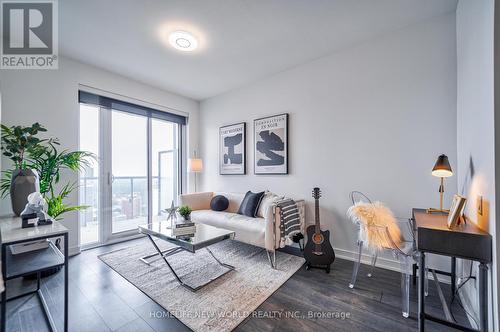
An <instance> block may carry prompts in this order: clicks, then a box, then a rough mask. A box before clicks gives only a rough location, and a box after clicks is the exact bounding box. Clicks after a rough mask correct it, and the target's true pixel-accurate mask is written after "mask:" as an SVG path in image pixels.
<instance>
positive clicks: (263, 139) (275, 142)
mask: <svg viewBox="0 0 500 332" xmlns="http://www.w3.org/2000/svg"><path fill="white" fill-rule="evenodd" d="M253 125H254V140H255V146H254V173H255V174H288V114H280V115H275V116H270V117H267V118H262V119H257V120H254V122H253Z"/></svg>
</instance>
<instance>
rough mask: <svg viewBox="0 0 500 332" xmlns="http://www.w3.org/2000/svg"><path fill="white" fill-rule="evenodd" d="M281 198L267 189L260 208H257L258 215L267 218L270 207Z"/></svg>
mask: <svg viewBox="0 0 500 332" xmlns="http://www.w3.org/2000/svg"><path fill="white" fill-rule="evenodd" d="M280 198H281V197H279V196H278V195H276V194H273V193H272V192H270V191H266V193H265V194H264V197H262V201H260V204H259V209H258V210H257V217H260V218H265V217H266V215H267V209H269V207H270V206H271V205H272V204H273V203H275V202H276V201H277V200H279V199H280Z"/></svg>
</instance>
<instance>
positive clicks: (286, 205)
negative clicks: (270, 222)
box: [276, 198, 300, 248]
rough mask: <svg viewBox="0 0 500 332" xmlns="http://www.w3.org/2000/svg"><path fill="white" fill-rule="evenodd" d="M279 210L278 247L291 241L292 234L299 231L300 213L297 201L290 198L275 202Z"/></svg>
mask: <svg viewBox="0 0 500 332" xmlns="http://www.w3.org/2000/svg"><path fill="white" fill-rule="evenodd" d="M276 207H278V208H279V211H280V236H281V237H280V247H281V248H283V247H284V246H285V245H286V244H291V243H292V236H293V235H295V234H297V233H300V214H299V208H298V206H297V203H296V202H295V201H294V200H293V199H290V198H284V199H282V200H279V201H277V202H276Z"/></svg>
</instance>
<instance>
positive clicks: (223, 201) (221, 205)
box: [210, 195, 229, 211]
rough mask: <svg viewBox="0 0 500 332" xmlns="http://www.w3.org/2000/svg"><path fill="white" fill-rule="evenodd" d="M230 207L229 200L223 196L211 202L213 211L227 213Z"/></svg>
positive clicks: (215, 197)
mask: <svg viewBox="0 0 500 332" xmlns="http://www.w3.org/2000/svg"><path fill="white" fill-rule="evenodd" d="M228 207H229V200H228V199H227V198H226V197H225V196H222V195H217V196H214V197H213V198H212V200H211V201H210V208H211V209H212V211H226V210H227V208H228Z"/></svg>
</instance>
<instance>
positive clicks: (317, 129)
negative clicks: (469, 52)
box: [200, 13, 457, 268]
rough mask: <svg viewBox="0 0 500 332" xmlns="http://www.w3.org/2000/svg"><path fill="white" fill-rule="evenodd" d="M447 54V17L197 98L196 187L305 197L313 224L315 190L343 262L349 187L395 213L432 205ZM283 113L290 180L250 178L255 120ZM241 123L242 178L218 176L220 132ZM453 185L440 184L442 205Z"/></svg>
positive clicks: (451, 76) (446, 141)
mask: <svg viewBox="0 0 500 332" xmlns="http://www.w3.org/2000/svg"><path fill="white" fill-rule="evenodd" d="M455 56H456V44H455V15H454V13H452V14H448V15H445V16H440V17H436V18H433V19H431V20H428V21H426V22H423V23H421V24H418V25H413V26H410V27H407V28H405V29H402V30H399V31H395V32H392V33H390V34H387V35H384V36H380V37H379V38H377V39H374V40H372V41H370V42H367V43H364V44H361V45H358V46H356V47H354V48H350V49H346V50H344V51H342V52H338V53H335V54H332V55H330V56H327V57H324V58H321V59H318V60H316V61H313V62H310V63H307V64H304V65H301V66H298V67H296V68H293V69H291V70H287V71H285V72H282V73H280V74H277V75H275V76H273V77H270V78H267V79H264V80H261V81H259V82H256V83H254V84H251V85H249V86H247V87H244V88H241V89H238V90H235V91H232V92H229V93H226V94H223V95H220V96H216V97H214V98H211V99H208V100H206V101H203V102H202V103H201V105H200V122H201V123H203V126H201V127H200V151H201V156H202V158H204V162H205V165H206V166H205V167H206V168H205V171H204V173H203V176H202V188H203V189H205V190H229V191H240V192H244V191H246V190H253V191H257V190H264V189H269V190H271V191H274V192H277V193H282V194H287V195H290V196H292V197H295V198H305V199H307V200H308V205H309V208H308V216H309V217H308V220H309V222H311V221H312V220H314V219H313V214H312V208H311V203H312V199H311V190H312V188H313V187H314V186H319V187H321V189H322V191H323V198H322V200H321V202H320V205H321V221H322V225H323V228H328V229H330V230H331V232H332V234H333V239H332V240H333V241H332V243H333V245H334V247H335V248H336V253H337V255H338V256H344V257H346V256H347V257H351V253H352V252H353V251H354V250H355V238H356V232H355V227H354V226H353V225H352V224H351V223H350V221H348V220H347V219H346V217H345V213H346V210H347V208H348V207H349V205H350V201H349V192H350V191H352V190H361V191H363V192H365V193H366V194H367V195H368V196H370V197H371V198H373V199H374V200H380V201H382V202H385V203H386V204H387V205H388V206H389V207H390V208H391V209H392V210H393V211H394V212H395V214H396V215H398V216H402V217H409V216H410V212H411V209H412V208H413V207H422V208H426V207H431V206H432V207H436V206H437V205H438V202H439V200H438V192H437V189H438V179H436V178H434V177H432V176H431V174H430V171H431V169H432V166H433V165H434V162H435V160H436V158H437V156H438V155H439V154H441V153H445V154H447V155H448V156H449V158H450V162H451V164H452V165H453V166H455V165H456V57H455ZM283 112H288V113H289V114H290V142H289V143H290V174H289V175H287V176H256V175H253V145H252V144H253V119H256V118H259V117H262V116H267V115H273V114H279V113H283ZM241 121H246V122H247V125H248V126H247V127H248V128H247V142H248V144H247V161H248V164H247V170H248V173H249V174H247V175H244V176H234V175H232V176H221V175H219V174H218V173H219V172H218V160H217V156H218V128H219V127H220V126H222V125H227V124H231V123H235V122H241ZM456 179H457V178H456V177H452V178H449V179H447V180H446V197H445V202H446V204H447V205H449V203H450V197H451V195H452V194H454V193H456V192H457V186H456ZM382 263H385V264H386V266H389V267H395V266H397V265H395V264H393V263H392V262H391V261H385V262H382ZM448 266H449V264H446V265H445V267H444V268H447V267H448ZM441 267H442V266H441Z"/></svg>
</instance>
